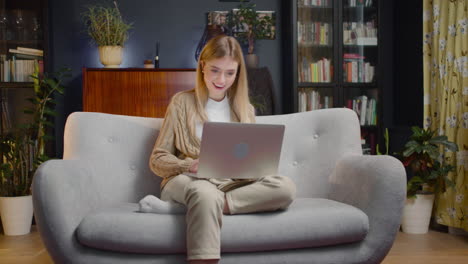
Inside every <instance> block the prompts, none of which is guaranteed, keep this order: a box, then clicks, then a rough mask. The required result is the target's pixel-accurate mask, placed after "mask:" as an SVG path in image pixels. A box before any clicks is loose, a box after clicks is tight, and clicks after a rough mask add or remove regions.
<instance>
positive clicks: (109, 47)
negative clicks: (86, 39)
mask: <svg viewBox="0 0 468 264" xmlns="http://www.w3.org/2000/svg"><path fill="white" fill-rule="evenodd" d="M82 17H83V21H84V24H85V27H86V32H87V34H88V35H89V36H90V37H91V43H92V44H96V45H97V46H98V50H99V59H100V61H101V63H102V64H103V65H104V67H105V68H118V67H119V65H120V64H121V63H122V53H123V46H124V43H125V41H127V39H128V31H129V30H130V29H131V28H132V23H127V22H125V20H124V19H123V18H122V15H121V13H120V10H119V7H118V6H117V2H116V1H114V2H113V5H111V4H107V5H105V4H95V5H90V6H87V7H86V10H85V11H84V12H83V13H82Z"/></svg>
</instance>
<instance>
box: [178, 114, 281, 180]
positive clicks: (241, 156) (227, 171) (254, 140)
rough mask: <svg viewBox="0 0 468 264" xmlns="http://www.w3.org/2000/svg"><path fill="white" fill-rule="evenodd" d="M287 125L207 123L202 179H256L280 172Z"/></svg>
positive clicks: (200, 171)
mask: <svg viewBox="0 0 468 264" xmlns="http://www.w3.org/2000/svg"><path fill="white" fill-rule="evenodd" d="M284 129H285V127H284V125H270V124H245V123H220V122H205V124H204V126H203V135H202V140H201V147H200V156H199V159H200V163H199V165H198V173H196V174H195V173H184V174H186V175H189V176H192V177H199V178H235V179H255V178H261V177H264V176H270V175H275V174H277V173H278V164H279V160H280V156H281V147H282V145H283V135H284Z"/></svg>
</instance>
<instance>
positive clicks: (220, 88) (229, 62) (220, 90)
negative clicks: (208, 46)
mask: <svg viewBox="0 0 468 264" xmlns="http://www.w3.org/2000/svg"><path fill="white" fill-rule="evenodd" d="M238 66H239V63H237V62H236V61H235V60H234V59H233V58H231V57H227V56H226V57H222V58H219V59H212V60H209V61H203V62H202V67H203V80H204V81H205V84H206V87H208V96H209V97H210V98H211V99H213V100H215V101H222V100H223V99H224V96H225V95H226V92H227V90H228V89H229V88H231V86H232V84H233V83H234V81H235V80H236V76H237V68H238Z"/></svg>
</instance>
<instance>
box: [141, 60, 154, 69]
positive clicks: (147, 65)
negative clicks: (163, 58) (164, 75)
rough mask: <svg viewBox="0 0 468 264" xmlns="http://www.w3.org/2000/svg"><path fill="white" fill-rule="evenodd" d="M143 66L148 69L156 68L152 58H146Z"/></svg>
mask: <svg viewBox="0 0 468 264" xmlns="http://www.w3.org/2000/svg"><path fill="white" fill-rule="evenodd" d="M143 68H147V69H150V68H155V67H154V65H153V61H152V60H145V61H144V63H143Z"/></svg>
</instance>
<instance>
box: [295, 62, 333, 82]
mask: <svg viewBox="0 0 468 264" xmlns="http://www.w3.org/2000/svg"><path fill="white" fill-rule="evenodd" d="M298 72H299V76H298V78H299V82H331V80H332V79H333V66H332V65H331V62H330V60H329V59H327V58H322V59H320V60H318V61H315V62H309V60H308V59H307V58H306V57H303V58H302V63H301V64H300V65H299V71H298Z"/></svg>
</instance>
